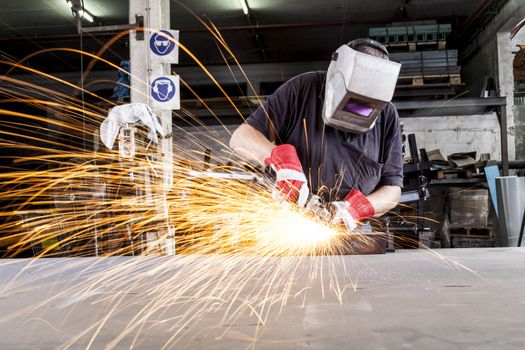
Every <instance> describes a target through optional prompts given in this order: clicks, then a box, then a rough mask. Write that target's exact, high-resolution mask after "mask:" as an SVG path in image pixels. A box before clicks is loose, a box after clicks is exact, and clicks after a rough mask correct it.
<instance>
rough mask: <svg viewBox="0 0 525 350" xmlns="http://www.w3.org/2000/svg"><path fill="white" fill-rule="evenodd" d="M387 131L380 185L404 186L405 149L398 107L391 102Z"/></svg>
mask: <svg viewBox="0 0 525 350" xmlns="http://www.w3.org/2000/svg"><path fill="white" fill-rule="evenodd" d="M389 107H390V109H389V111H388V114H387V118H386V119H387V120H388V123H387V127H386V133H385V150H384V152H385V153H384V164H383V170H382V174H381V181H380V183H379V185H380V186H399V187H403V150H402V140H401V137H402V135H401V126H400V122H399V114H398V113H397V110H396V108H395V107H394V106H393V105H392V104H390V105H389Z"/></svg>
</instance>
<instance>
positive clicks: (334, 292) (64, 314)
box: [0, 248, 525, 350]
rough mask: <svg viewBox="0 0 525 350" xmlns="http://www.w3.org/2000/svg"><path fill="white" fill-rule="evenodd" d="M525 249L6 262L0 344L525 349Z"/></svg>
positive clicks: (1, 271) (0, 276) (2, 264)
mask: <svg viewBox="0 0 525 350" xmlns="http://www.w3.org/2000/svg"><path fill="white" fill-rule="evenodd" d="M524 263H525V248H500V249H495V248H493V249H454V250H452V249H450V250H438V251H430V250H405V251H398V252H396V253H391V254H385V255H367V256H329V257H327V256H325V257H272V258H250V257H247V256H245V257H242V256H238V257H232V256H227V255H205V256H171V257H113V258H70V259H63V258H57V259H39V260H3V261H0V288H1V290H2V295H1V298H0V320H1V325H2V326H1V327H0V334H1V336H0V348H2V349H28V348H38V349H56V348H61V347H64V348H65V347H67V346H69V348H70V349H86V348H91V349H103V348H108V349H130V348H133V349H161V348H163V347H165V348H166V349H245V348H250V349H426V350H432V349H437V350H442V349H476V350H479V349H487V350H488V349H490V350H492V349H522V348H523V344H525V332H523V324H522V322H521V320H523V315H525V303H524V302H523V290H525V274H523V266H524Z"/></svg>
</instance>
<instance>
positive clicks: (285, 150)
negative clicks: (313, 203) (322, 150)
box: [264, 144, 310, 207]
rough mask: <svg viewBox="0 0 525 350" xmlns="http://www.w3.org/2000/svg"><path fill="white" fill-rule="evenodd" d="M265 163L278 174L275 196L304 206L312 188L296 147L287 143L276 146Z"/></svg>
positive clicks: (274, 190)
mask: <svg viewBox="0 0 525 350" xmlns="http://www.w3.org/2000/svg"><path fill="white" fill-rule="evenodd" d="M264 163H265V164H266V165H267V166H270V167H271V168H272V169H273V170H274V171H275V174H276V181H275V186H274V188H273V191H272V193H273V196H274V198H275V199H276V200H285V201H287V202H290V203H297V205H298V206H299V207H304V205H305V204H306V201H307V199H308V194H309V192H310V190H309V189H308V183H307V181H306V176H305V175H304V173H303V167H302V166H301V161H300V160H299V157H298V156H297V151H296V150H295V147H294V146H292V145H286V144H285V145H279V146H275V147H274V148H273V149H272V153H271V154H270V156H269V157H268V158H266V159H265V161H264Z"/></svg>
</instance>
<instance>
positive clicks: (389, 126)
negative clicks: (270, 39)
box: [230, 38, 403, 227]
mask: <svg viewBox="0 0 525 350" xmlns="http://www.w3.org/2000/svg"><path fill="white" fill-rule="evenodd" d="M399 69H400V64H398V63H395V62H391V61H389V54H388V51H387V49H386V48H385V47H384V46H383V45H381V44H380V43H379V42H377V41H374V40H371V39H367V38H363V39H356V40H353V41H351V42H349V43H348V44H346V45H343V46H341V47H340V48H339V49H338V50H337V51H336V52H335V53H334V54H333V55H332V60H331V63H330V65H329V67H328V71H326V72H324V71H316V72H308V73H303V74H300V75H298V76H296V77H294V78H292V79H290V80H288V81H287V82H285V83H284V84H283V85H281V86H280V87H279V88H278V89H277V90H276V91H275V92H274V93H273V94H272V95H270V96H268V98H267V100H266V102H265V103H264V104H263V105H262V106H261V107H259V108H258V109H257V110H256V111H255V112H254V113H253V114H251V115H250V116H249V117H248V118H247V119H246V122H245V123H243V124H242V125H241V126H239V127H238V128H237V129H236V130H235V132H234V133H233V134H232V137H231V139H230V147H231V148H232V149H233V150H234V151H235V152H236V153H238V154H239V155H240V157H241V158H243V159H244V160H246V161H255V162H257V163H259V164H264V165H265V166H270V167H271V168H272V169H274V170H275V172H276V182H275V188H274V191H275V192H276V193H278V194H279V197H280V198H282V199H284V200H286V201H288V202H293V203H297V204H298V205H299V206H302V205H304V204H305V202H306V199H307V198H308V195H309V192H310V189H311V190H312V192H313V193H316V194H318V195H319V196H320V197H321V198H322V199H323V200H324V201H325V202H332V203H334V204H336V205H337V208H340V210H342V211H344V216H346V219H345V220H349V221H351V224H350V226H352V225H353V227H355V224H356V223H359V222H363V221H365V219H367V218H370V217H373V216H380V215H383V214H384V213H386V212H387V211H388V210H390V209H392V208H393V207H395V206H396V204H397V203H398V201H399V198H400V194H401V187H402V186H403V173H402V171H403V164H402V162H403V160H402V149H401V147H402V145H401V130H400V123H399V116H398V113H397V110H396V108H395V107H394V105H393V104H392V103H390V101H391V99H392V96H393V92H394V89H395V85H396V82H397V77H398V74H399ZM345 223H346V221H345ZM347 226H349V225H348V224H347Z"/></svg>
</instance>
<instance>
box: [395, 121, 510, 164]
mask: <svg viewBox="0 0 525 350" xmlns="http://www.w3.org/2000/svg"><path fill="white" fill-rule="evenodd" d="M401 122H402V123H403V128H404V132H405V134H407V135H408V134H415V135H416V142H417V146H418V148H425V149H426V150H427V151H430V150H434V149H439V150H440V151H441V154H442V155H443V157H445V159H446V158H447V156H448V155H450V154H452V153H457V152H470V151H476V152H478V153H477V156H478V158H479V155H480V154H481V153H489V154H490V158H491V159H500V158H501V148H500V132H499V125H498V119H497V117H496V115H495V114H487V115H469V116H453V117H425V118H404V119H402V120H401ZM407 146H408V144H407Z"/></svg>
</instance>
